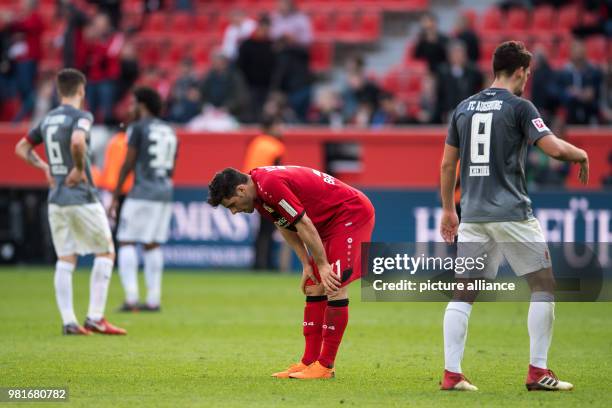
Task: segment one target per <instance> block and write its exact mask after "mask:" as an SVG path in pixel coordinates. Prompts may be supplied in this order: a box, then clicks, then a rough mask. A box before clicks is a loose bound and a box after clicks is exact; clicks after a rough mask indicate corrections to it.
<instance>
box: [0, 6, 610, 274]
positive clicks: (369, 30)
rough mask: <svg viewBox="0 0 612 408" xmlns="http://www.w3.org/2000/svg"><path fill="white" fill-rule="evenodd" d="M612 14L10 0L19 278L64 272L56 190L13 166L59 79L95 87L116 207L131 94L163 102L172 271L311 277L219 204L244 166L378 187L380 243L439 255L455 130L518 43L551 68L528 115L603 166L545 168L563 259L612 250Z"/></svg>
mask: <svg viewBox="0 0 612 408" xmlns="http://www.w3.org/2000/svg"><path fill="white" fill-rule="evenodd" d="M611 6H612V2H611V1H605V0H600V1H595V0H592V1H571V0H567V1H563V0H556V1H543V0H541V1H538V0H531V1H530V0H522V1H520V0H517V1H502V2H499V1H462V0H378V1H377V0H326V1H320V0H296V1H289V0H284V1H283V0H281V1H275V0H38V1H37V0H23V1H19V0H0V262H2V263H9V264H14V263H48V262H51V261H53V260H54V254H53V250H52V246H51V243H50V234H49V229H48V223H47V216H46V189H45V185H44V178H43V177H42V175H41V174H39V173H38V172H37V171H35V170H33V169H31V168H29V167H27V166H26V165H25V164H24V163H22V162H20V161H19V160H18V159H17V158H16V157H15V156H14V154H13V149H14V145H15V143H16V142H17V140H18V139H19V138H20V137H22V136H23V135H25V133H26V132H27V130H28V128H29V126H31V125H32V124H34V123H37V122H38V121H39V120H40V119H41V118H42V117H43V115H44V114H45V113H46V112H47V111H49V110H50V109H52V108H53V107H54V106H56V105H57V103H58V100H57V95H56V92H55V90H54V84H53V80H54V74H55V73H56V72H57V70H58V69H61V68H62V67H75V68H78V69H80V70H82V71H83V72H84V73H85V74H86V75H87V77H88V81H89V82H88V86H87V109H88V110H90V111H91V112H92V113H94V115H95V118H96V123H97V125H96V126H95V128H94V129H93V131H92V139H91V153H92V162H93V164H94V165H95V167H96V169H97V171H96V184H97V185H98V187H99V188H100V190H101V193H102V197H103V199H104V198H105V197H107V194H106V195H105V193H104V192H105V191H106V192H108V191H110V190H112V189H113V188H114V182H115V180H116V172H117V168H118V166H119V165H120V164H121V161H122V159H123V157H122V155H123V154H125V153H124V150H123V148H122V141H123V142H124V140H125V134H124V130H125V123H126V121H127V119H128V118H127V117H126V113H127V110H128V109H127V106H128V103H129V96H130V90H131V89H132V88H133V87H134V86H136V85H148V86H151V87H153V88H155V89H156V90H157V91H158V92H159V93H160V94H161V95H162V97H163V98H164V100H165V102H166V106H165V110H164V118H165V119H166V120H168V121H169V122H171V123H173V124H174V125H176V127H177V131H178V134H179V140H180V148H179V155H178V161H177V169H176V173H175V184H176V191H175V203H174V216H173V221H172V232H171V240H170V242H169V243H168V245H166V246H165V248H164V256H165V258H166V264H167V265H168V266H171V267H187V268H198V269H200V268H251V267H256V268H258V269H281V270H288V269H292V268H294V267H295V260H293V261H292V260H291V257H290V255H289V254H288V252H287V250H286V249H285V248H283V247H282V246H280V245H278V241H279V240H278V237H276V236H275V234H274V230H273V229H270V228H269V226H267V227H266V226H264V225H263V224H262V225H261V226H260V222H259V218H258V217H257V216H256V215H246V214H241V215H240V216H235V217H232V216H230V215H229V213H228V212H227V211H225V210H224V209H212V208H211V207H209V206H208V204H206V203H205V200H206V185H207V183H208V180H210V178H211V177H212V176H213V175H214V172H215V171H217V170H219V169H221V168H223V167H227V166H232V167H236V168H238V169H244V170H247V169H248V168H251V167H253V166H257V165H271V164H277V163H282V164H296V165H306V166H310V167H314V168H318V169H322V170H325V171H327V172H328V173H331V174H333V175H334V176H336V177H338V178H340V179H342V180H344V181H346V182H348V183H350V184H353V185H355V186H358V187H360V188H362V189H363V190H364V191H365V192H366V193H367V194H368V196H369V197H370V198H371V200H372V201H373V203H374V205H375V207H376V211H377V226H376V230H375V235H374V239H375V240H377V241H437V240H439V239H440V238H439V236H438V232H437V223H438V220H439V213H440V200H439V195H438V192H437V189H438V177H439V163H440V158H441V153H442V149H443V144H444V138H445V133H446V123H447V120H448V118H449V117H450V115H451V114H452V111H453V109H454V107H455V106H456V105H457V103H459V102H460V101H461V100H463V99H465V98H467V97H468V96H470V95H472V94H474V93H476V92H478V91H479V90H481V89H483V87H487V86H488V85H489V84H490V82H491V80H492V72H491V56H492V53H493V51H494V49H495V47H496V46H497V45H498V44H499V43H500V42H502V41H504V40H509V39H513V40H521V41H523V42H524V43H525V44H526V45H527V47H528V48H529V49H530V50H531V51H532V53H533V54H534V61H533V66H532V76H531V80H530V82H529V84H528V87H527V95H525V96H526V97H528V98H530V99H531V100H532V101H533V103H534V104H535V105H536V107H537V108H538V109H539V110H540V112H541V113H542V116H543V117H544V119H545V121H546V122H547V124H548V126H549V127H550V128H551V129H552V130H553V131H554V132H555V133H556V134H557V135H558V136H559V137H563V138H567V139H568V140H569V141H571V142H572V143H574V144H576V145H578V146H579V147H582V148H584V149H586V150H587V151H588V153H589V155H590V156H591V168H592V176H591V182H590V184H589V186H587V188H582V187H579V186H578V183H577V177H576V169H574V168H572V167H570V166H568V165H566V164H563V163H560V162H557V161H554V160H551V159H549V158H547V157H545V156H544V155H543V154H541V153H540V152H539V150H538V149H535V148H534V149H531V151H530V153H529V156H528V167H527V177H528V183H529V188H530V192H531V193H532V197H533V201H534V208H535V212H536V216H537V217H538V218H539V219H540V222H541V223H542V224H543V227H544V230H545V233H546V235H547V237H548V239H549V240H550V241H575V240H576V241H593V242H610V241H612V223H611V219H612V207H611V203H612V127H611V126H610V124H611V121H612V64H611V57H612V42H611V41H610V37H611V35H612V15H611V12H612V11H611Z"/></svg>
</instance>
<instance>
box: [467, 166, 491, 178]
mask: <svg viewBox="0 0 612 408" xmlns="http://www.w3.org/2000/svg"><path fill="white" fill-rule="evenodd" d="M488 175H489V166H470V177H484V176H488Z"/></svg>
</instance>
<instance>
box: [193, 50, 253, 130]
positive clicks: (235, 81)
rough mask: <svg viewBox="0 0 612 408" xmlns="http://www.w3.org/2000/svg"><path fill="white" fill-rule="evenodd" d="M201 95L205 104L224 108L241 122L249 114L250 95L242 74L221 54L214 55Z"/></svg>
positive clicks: (201, 86) (201, 88)
mask: <svg viewBox="0 0 612 408" xmlns="http://www.w3.org/2000/svg"><path fill="white" fill-rule="evenodd" d="M200 93H201V94H202V100H203V102H204V104H210V105H212V106H214V107H215V108H223V109H225V110H226V111H227V112H229V113H230V114H231V115H232V116H233V117H235V118H237V119H238V120H239V121H240V120H242V119H243V118H244V117H245V115H246V114H247V112H248V106H249V93H248V89H247V87H246V83H245V81H244V78H243V76H242V73H241V72H240V71H238V70H237V69H234V68H233V67H232V66H231V65H230V63H229V61H228V59H227V58H226V57H225V56H224V55H223V54H222V53H221V52H216V53H214V55H213V59H212V65H211V69H210V71H208V73H207V74H206V77H205V78H204V80H203V81H202V84H201V85H200Z"/></svg>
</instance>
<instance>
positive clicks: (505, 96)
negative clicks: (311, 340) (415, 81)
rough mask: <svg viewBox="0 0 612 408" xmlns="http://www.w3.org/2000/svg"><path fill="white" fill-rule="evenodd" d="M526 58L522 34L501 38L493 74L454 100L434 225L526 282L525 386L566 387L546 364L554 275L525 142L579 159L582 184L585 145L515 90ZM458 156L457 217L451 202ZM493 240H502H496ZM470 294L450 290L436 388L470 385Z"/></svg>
mask: <svg viewBox="0 0 612 408" xmlns="http://www.w3.org/2000/svg"><path fill="white" fill-rule="evenodd" d="M530 63H531V54H530V53H529V52H528V51H527V50H526V49H525V46H524V45H523V44H522V43H521V42H517V41H509V42H505V43H503V44H500V45H499V46H498V47H497V49H496V50H495V54H494V56H493V71H494V74H495V80H494V82H493V84H492V85H491V87H490V88H488V89H485V90H483V91H481V92H479V93H477V94H476V95H473V96H472V97H470V98H468V99H466V100H464V101H463V102H461V103H460V104H459V105H458V106H457V109H456V110H455V112H454V114H453V117H452V120H451V123H450V126H449V130H448V137H447V139H446V145H445V147H444V158H443V159H442V169H441V173H442V174H441V182H442V203H443V213H442V221H441V225H440V233H441V234H442V237H443V238H444V240H445V241H446V242H449V243H451V242H453V240H454V237H455V236H456V235H457V234H458V245H459V248H458V249H459V251H461V248H462V243H470V242H478V243H481V244H480V245H479V247H482V248H484V249H487V248H488V249H489V250H490V251H491V252H492V253H495V252H497V253H498V254H499V256H495V261H493V262H489V265H488V269H487V270H486V273H485V275H484V277H485V278H489V279H493V278H495V276H496V274H497V269H498V266H499V262H500V260H501V255H503V256H504V257H505V258H506V260H507V261H508V263H509V264H510V266H511V267H512V269H513V270H514V272H515V273H516V274H517V275H519V276H524V277H525V278H526V279H527V282H528V284H529V287H530V289H531V304H530V306H529V315H528V317H527V326H528V329H529V339H530V364H529V370H528V373H527V380H526V386H527V389H528V390H530V391H533V390H571V389H572V388H573V386H572V384H570V383H568V382H565V381H560V380H559V379H558V378H557V377H556V376H555V374H554V373H553V372H552V371H551V370H550V369H548V366H547V356H548V348H549V346H550V342H551V338H552V331H553V320H554V307H555V304H554V294H553V292H554V286H555V281H554V278H553V274H552V268H551V263H550V259H549V255H548V248H547V245H546V242H545V238H544V235H543V233H542V230H541V229H540V225H539V223H538V221H537V220H536V219H535V218H534V216H533V212H532V210H531V201H530V199H529V196H528V195H527V188H526V182H525V157H526V155H527V148H528V144H535V145H537V146H538V147H539V148H540V149H542V151H544V153H546V154H547V155H548V156H550V157H552V158H554V159H557V160H562V161H567V162H572V163H579V164H580V173H579V178H580V181H581V182H582V183H583V184H586V182H587V180H588V173H589V164H588V163H589V162H588V157H587V154H586V152H585V151H584V150H581V149H578V148H576V147H574V146H572V145H571V144H569V143H567V142H564V141H563V140H560V139H558V138H557V137H555V135H554V134H553V133H552V132H551V131H550V130H549V129H548V127H547V126H546V125H545V124H544V122H543V121H542V118H541V117H540V114H539V113H538V111H537V109H536V108H535V107H534V106H533V104H532V103H531V102H529V101H527V100H525V99H523V98H521V97H520V95H521V94H522V93H523V90H524V89H525V83H526V82H527V78H528V77H529V74H530V68H529V66H530ZM458 160H459V161H460V171H461V213H462V214H461V217H462V218H461V224H459V221H458V219H457V213H456V211H455V205H454V203H453V189H454V187H455V176H456V174H455V169H456V166H457V161H458ZM496 242H503V243H504V244H501V245H499V246H498V245H496V244H495V243H496ZM507 243H511V244H507ZM489 261H492V259H491V257H489ZM475 298H476V294H475V293H474V292H470V293H466V292H460V293H455V296H454V298H453V300H452V301H451V302H450V303H449V304H448V306H447V308H446V312H445V314H444V360H445V370H444V380H443V382H442V387H441V388H442V389H443V390H453V389H454V390H472V391H474V390H477V388H476V387H475V386H474V385H472V384H471V383H469V381H468V380H466V378H465V377H464V376H463V374H462V371H461V359H462V357H463V350H464V348H465V341H466V337H467V326H468V319H469V316H470V312H471V310H472V303H473V302H474V300H475Z"/></svg>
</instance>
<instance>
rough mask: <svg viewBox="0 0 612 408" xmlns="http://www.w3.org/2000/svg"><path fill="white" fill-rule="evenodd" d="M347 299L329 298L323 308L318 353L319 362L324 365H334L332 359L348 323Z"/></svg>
mask: <svg viewBox="0 0 612 408" xmlns="http://www.w3.org/2000/svg"><path fill="white" fill-rule="evenodd" d="M348 318H349V315H348V299H342V300H331V301H329V302H327V309H325V324H324V326H323V349H322V350H321V354H320V355H319V363H321V364H322V365H324V366H325V367H328V368H331V367H333V366H334V360H335V359H336V354H337V353H338V348H339V347H340V342H341V341H342V335H343V334H344V329H346V325H347V324H348Z"/></svg>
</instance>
